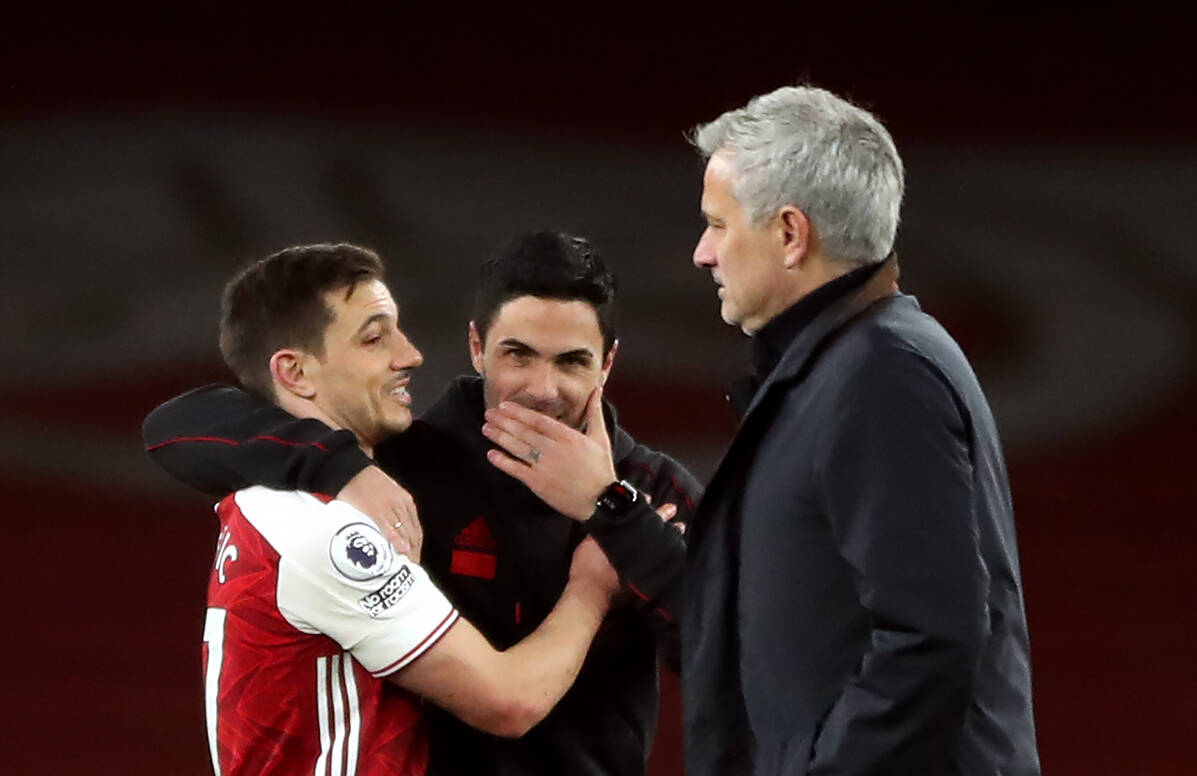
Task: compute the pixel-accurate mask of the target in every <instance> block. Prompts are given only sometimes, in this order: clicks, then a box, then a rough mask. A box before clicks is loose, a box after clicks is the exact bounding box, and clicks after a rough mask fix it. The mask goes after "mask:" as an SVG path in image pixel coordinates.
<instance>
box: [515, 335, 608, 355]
mask: <svg viewBox="0 0 1197 776" xmlns="http://www.w3.org/2000/svg"><path fill="white" fill-rule="evenodd" d="M499 347H501V348H502V347H507V348H520V349H521V350H527V351H529V352H530V353H536V354H537V355H539V354H540V351H539V350H537V349H536V348H534V347H532V346H531V345H529V344H528V343H526V342H524V341H523V340H519V339H516V338H515V337H504V338H503V339H501V340H499ZM579 356H585V357H587V358H591V359H593V358H594V351H592V350H591V349H590V348H574V349H573V350H567V351H565V352H564V353H557V354H556V355H554V356H553V358H554V359H559V358H577V357H579Z"/></svg>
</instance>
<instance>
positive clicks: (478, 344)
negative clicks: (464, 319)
mask: <svg viewBox="0 0 1197 776" xmlns="http://www.w3.org/2000/svg"><path fill="white" fill-rule="evenodd" d="M466 339H467V340H468V341H469V345H470V363H471V364H473V365H474V371H475V372H477V373H478V374H480V375H481V374H482V373H483V372H484V371H485V370H484V369H483V361H482V337H480V336H479V335H478V327H476V326H475V325H474V322H473V321H470V331H469V334H468V335H467V337H466Z"/></svg>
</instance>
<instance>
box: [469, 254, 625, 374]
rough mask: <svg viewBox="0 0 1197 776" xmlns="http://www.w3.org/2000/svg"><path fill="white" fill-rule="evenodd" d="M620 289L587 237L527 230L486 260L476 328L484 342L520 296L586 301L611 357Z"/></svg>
mask: <svg viewBox="0 0 1197 776" xmlns="http://www.w3.org/2000/svg"><path fill="white" fill-rule="evenodd" d="M615 292H616V282H615V276H614V275H612V274H611V272H610V271H608V269H607V265H606V264H605V263H604V262H603V258H602V256H600V255H599V253H598V251H597V250H595V247H594V246H593V245H591V244H590V242H589V241H588V240H586V239H585V238H583V237H577V236H575V235H570V234H565V233H563V232H550V231H544V232H535V233H533V234H524V235H520V236H519V237H516V238H515V239H513V240H511V241H510V242H508V243H507V244H506V245H504V246H503V247H502V248H500V249H499V251H498V252H497V253H496V254H495V255H494V256H492V257H491V258H489V259H487V260H486V261H485V262H483V263H482V269H481V273H480V278H479V283H478V291H477V293H476V294H475V296H474V315H473V319H474V327H475V328H476V329H477V330H478V336H479V337H481V338H482V340H483V341H485V340H486V333H487V331H489V330H490V327H491V324H493V323H494V321H495V315H496V314H497V313H498V311H499V308H500V307H502V306H503V305H504V304H506V303H507V302H510V301H511V300H512V299H517V298H519V297H521V296H534V297H537V298H540V299H555V300H560V301H564V302H574V301H581V302H586V303H587V304H589V305H591V306H592V307H593V308H594V313H595V316H596V317H597V318H598V325H599V331H600V332H601V333H602V335H603V355H604V356H606V355H607V353H608V352H610V350H611V346H612V345H613V344H614V343H615V324H616V316H615Z"/></svg>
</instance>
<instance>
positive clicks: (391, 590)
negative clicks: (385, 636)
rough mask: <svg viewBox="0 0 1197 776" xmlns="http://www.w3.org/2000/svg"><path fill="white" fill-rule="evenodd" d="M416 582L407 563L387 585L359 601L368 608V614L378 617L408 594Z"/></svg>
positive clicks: (363, 606) (364, 607)
mask: <svg viewBox="0 0 1197 776" xmlns="http://www.w3.org/2000/svg"><path fill="white" fill-rule="evenodd" d="M414 582H415V575H413V574H412V573H411V569H410V568H408V566H407V564H406V563H405V564H403V566H402V567H401V568H400V569H399V571H398V572H396V573H395V575H394V576H392V577H391V578H390V579H388V580H387V583H386V584H385V585H383V586H382V587H380V588H378V589H377V590H375V591H374V592H373V593H371V594H370V595H368V596H366V597H364V598H361V599H359V600H358V603H359V604H361V607H362V608H363V609H365V610H366V614H368V615H370V616H371V617H377V616H378V615H380V614H382V613H383V612H385V611H386V610H387V609H390V608H391V607H392V606H394V605H395V604H396V603H398V602H399V599H400V598H402V597H403V596H404V595H406V594H407V591H408V590H411V586H412V584H413V583H414Z"/></svg>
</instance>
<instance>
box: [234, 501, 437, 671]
mask: <svg viewBox="0 0 1197 776" xmlns="http://www.w3.org/2000/svg"><path fill="white" fill-rule="evenodd" d="M236 498H237V502H238V506H239V507H240V508H241V511H242V513H243V514H244V515H245V516H246V518H247V519H248V520H249V521H250V522H251V523H252V524H253V525H254V527H255V528H257V530H258V531H259V532H260V533H261V534H262V535H263V537H264V538H266V540H267V541H269V542H270V544H271V545H272V546H273V547H274V548H275V550H276V551H277V552H278V553H279V571H278V579H279V581H278V601H277V603H278V609H279V612H280V613H281V614H282V615H283V616H284V617H285V618H286V619H287V620H288V622H290V623H291V624H292V625H294V626H295V627H296V628H298V629H299V630H301V631H304V632H306V633H321V634H324V635H326V636H328V637H329V638H331V639H333V640H334V641H336V642H337V643H339V644H340V645H341V646H342V647H343V648H344V649H345V650H346V651H348V652H350V653H351V654H352V655H353V656H354V658H355V659H357V661H358V662H359V663H361V664H362V665H363V666H364V667H365V668H366V670H368V671H369V672H370V673H371V674H373V675H374V676H376V677H381V676H386V675H387V674H390V673H393V672H395V671H398V670H399V669H401V668H403V667H404V666H406V665H407V664H409V663H410V662H411V661H413V660H415V659H416V658H417V657H419V656H420V655H421V654H423V652H424V651H425V650H427V649H428V648H429V647H431V646H432V645H433V644H435V643H436V641H437V640H438V639H439V638H440V637H441V636H442V635H444V633H445V632H446V631H447V630H448V629H449V627H450V626H452V624H453V623H454V622H455V621H456V619H457V611H456V609H454V607H453V605H452V604H451V603H449V601H448V599H446V598H445V596H444V594H443V593H441V591H440V590H439V589H437V587H436V585H434V584H433V583H432V580H430V579H429V577H428V574H427V573H426V572H425V571H424V569H423V568H421V567H420V566H419V565H418V564H417V563H415V562H414V561H412V560H411V559H409V558H408V557H406V556H404V555H400V554H398V553H396V552H394V551H393V549H392V548H391V546H390V544H389V543H388V542H387V540H386V539H385V538H384V537H383V535H382V533H381V532H380V531H379V530H378V529H377V528H375V527H374V524H373V523H372V522H371V521H370V519H369V518H368V517H366V516H365V515H363V514H362V513H361V512H359V511H357V510H356V509H354V508H353V507H352V506H350V505H349V504H347V503H345V502H342V501H332V502H329V503H327V504H326V503H323V502H321V501H320V500H319V499H316V498H315V497H313V496H311V495H309V494H306V493H297V492H283V491H272V490H268V489H266V488H250V489H247V490H244V491H241V492H239V493H238V494H237V496H236Z"/></svg>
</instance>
